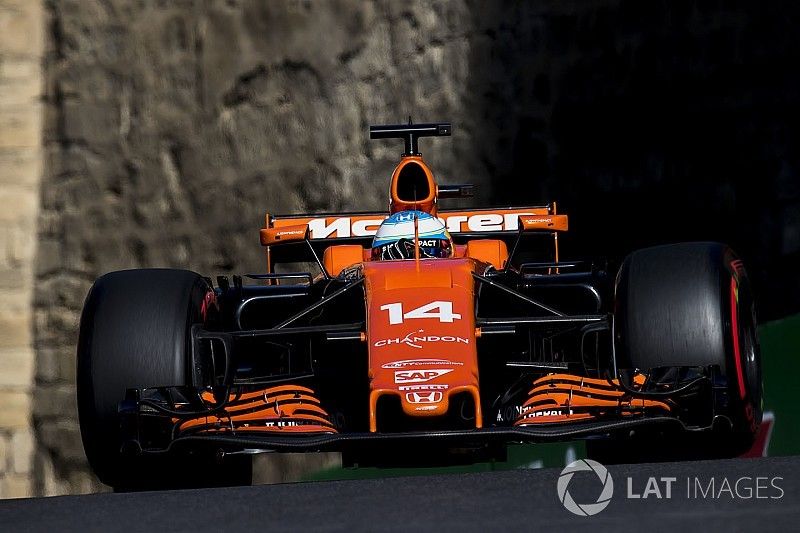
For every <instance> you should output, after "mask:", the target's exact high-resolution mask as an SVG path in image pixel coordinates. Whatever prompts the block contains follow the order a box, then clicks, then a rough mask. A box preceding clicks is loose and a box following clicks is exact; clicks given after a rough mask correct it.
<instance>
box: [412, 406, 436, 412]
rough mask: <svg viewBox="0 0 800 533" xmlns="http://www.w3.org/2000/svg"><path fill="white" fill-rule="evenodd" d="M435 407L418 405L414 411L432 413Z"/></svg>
mask: <svg viewBox="0 0 800 533" xmlns="http://www.w3.org/2000/svg"><path fill="white" fill-rule="evenodd" d="M436 408H437V406H436V405H418V406H417V407H415V408H414V410H415V411H433V410H434V409H436Z"/></svg>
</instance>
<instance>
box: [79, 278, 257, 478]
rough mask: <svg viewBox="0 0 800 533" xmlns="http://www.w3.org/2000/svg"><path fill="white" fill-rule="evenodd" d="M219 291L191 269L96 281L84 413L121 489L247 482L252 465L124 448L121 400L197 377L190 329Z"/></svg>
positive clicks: (86, 331) (101, 469)
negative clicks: (191, 355) (131, 451)
mask: <svg viewBox="0 0 800 533" xmlns="http://www.w3.org/2000/svg"><path fill="white" fill-rule="evenodd" d="M213 294H214V293H213V291H212V289H211V288H210V287H209V286H208V284H207V283H206V281H205V280H204V279H203V278H202V277H201V276H199V275H198V274H196V273H194V272H189V271H186V270H168V269H145V270H124V271H120V272H111V273H109V274H106V275H104V276H102V277H100V278H98V279H97V281H95V283H94V285H93V286H92V288H91V290H90V291H89V294H88V296H87V297H86V302H85V304H84V308H83V314H82V315H81V325H80V337H79V340H78V354H77V356H78V357H77V360H78V361H77V362H78V370H77V393H78V416H79V420H80V427H81V436H82V438H83V445H84V450H85V451H86V457H87V459H88V460H89V464H90V465H91V467H92V469H93V470H94V472H95V474H97V476H98V478H100V481H102V482H103V483H105V484H107V485H110V486H112V487H114V488H115V490H141V489H160V488H182V487H198V486H219V485H230V484H248V483H249V482H250V479H251V474H252V466H251V462H250V461H249V459H247V460H244V459H239V458H237V459H236V461H235V462H233V463H230V464H217V463H216V462H215V461H214V460H213V458H207V457H202V458H201V457H193V456H170V457H164V458H158V457H151V456H134V457H131V456H128V455H124V454H122V453H121V446H122V439H121V435H120V424H121V420H120V416H119V414H118V406H119V403H120V402H121V401H122V400H123V399H124V398H125V391H126V390H127V389H140V388H145V387H158V386H183V385H188V384H190V383H191V380H190V368H189V353H190V352H189V343H190V340H191V338H190V330H191V327H192V325H193V324H202V323H204V322H205V321H206V320H207V318H208V312H209V306H210V305H212V304H213V301H214V299H213Z"/></svg>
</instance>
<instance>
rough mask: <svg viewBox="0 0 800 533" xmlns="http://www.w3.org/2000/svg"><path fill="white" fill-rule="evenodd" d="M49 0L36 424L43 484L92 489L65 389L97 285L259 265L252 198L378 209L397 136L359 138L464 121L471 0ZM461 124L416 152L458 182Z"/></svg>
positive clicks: (467, 171)
mask: <svg viewBox="0 0 800 533" xmlns="http://www.w3.org/2000/svg"><path fill="white" fill-rule="evenodd" d="M48 6H49V9H48V15H49V17H50V23H49V27H50V33H49V37H50V39H51V43H52V44H51V49H50V50H49V51H48V57H47V61H46V69H45V70H46V76H47V94H46V109H47V122H46V126H45V147H46V150H47V167H46V176H45V181H44V183H43V188H42V214H41V219H40V234H39V259H38V263H37V272H36V276H37V280H38V284H37V290H36V301H35V305H36V308H35V309H36V311H35V312H36V317H37V322H36V325H37V327H36V342H37V348H38V351H37V354H38V359H37V369H36V383H37V387H38V390H37V395H36V402H35V405H34V421H35V428H36V435H37V438H38V453H37V472H38V474H39V477H40V478H41V479H43V480H45V481H43V482H42V487H41V490H42V491H43V492H44V493H46V494H51V493H60V492H75V491H91V490H96V489H98V488H99V487H98V485H97V484H96V483H95V482H94V481H93V478H92V477H91V475H90V474H89V473H88V471H87V470H86V466H85V463H84V458H83V451H82V447H81V441H80V434H79V430H78V426H77V424H76V407H75V400H74V396H75V389H74V384H73V382H74V377H75V370H74V349H75V348H74V347H75V344H76V339H77V324H78V320H79V314H80V310H81V306H82V304H83V298H84V296H85V294H86V291H87V290H88V288H89V287H90V285H91V283H92V281H93V279H94V278H95V277H96V276H98V275H100V274H101V273H104V272H107V271H110V270H115V269H122V268H133V267H144V266H167V267H180V268H188V269H192V270H195V271H197V272H201V273H204V274H210V275H213V274H224V273H231V272H238V273H242V272H254V271H255V272H258V271H261V270H263V251H262V249H261V247H260V246H259V242H258V229H259V228H260V227H261V225H262V224H263V219H264V213H265V212H267V211H269V212H273V213H281V212H284V213H285V212H304V211H320V210H326V211H330V210H340V209H351V210H353V209H355V210H364V209H381V208H384V207H385V205H386V202H387V195H386V190H387V187H388V175H389V172H390V170H391V166H392V161H393V160H396V158H397V155H398V154H399V152H400V151H402V147H401V146H400V145H398V144H397V143H390V142H372V143H370V142H369V140H368V137H367V134H366V132H367V125H368V124H370V123H375V122H396V121H401V120H405V118H406V117H407V116H408V115H409V114H411V115H413V116H414V117H416V118H417V119H418V120H421V119H428V120H437V119H439V120H441V119H454V120H457V119H458V116H459V110H460V109H461V108H462V107H463V105H462V101H463V99H464V97H465V91H466V90H467V76H468V69H467V58H468V53H469V46H468V38H467V35H466V33H465V32H466V29H465V27H464V26H463V24H462V23H463V21H465V20H467V19H468V18H469V13H468V11H467V9H466V6H465V5H464V4H463V3H461V2H432V3H431V2H418V3H412V4H407V3H399V2H393V1H380V2H307V1H286V2H221V1H220V2H200V1H194V2H192V1H182V2H144V3H140V4H133V3H131V2H129V1H128V0H119V1H117V0H114V1H106V2H86V1H84V0H74V1H71V0H59V1H57V2H51V3H50V4H48ZM456 132H457V133H456V134H455V135H454V138H453V139H452V140H447V141H442V140H430V141H423V143H422V146H421V149H422V151H423V152H424V153H425V155H426V156H428V157H429V158H430V159H431V160H432V161H435V162H436V163H437V166H439V167H440V168H442V169H447V170H446V171H443V173H444V177H445V179H447V178H450V177H456V178H457V179H462V180H463V179H464V176H471V175H474V174H475V173H474V172H472V171H471V167H473V166H474V165H475V158H474V157H473V156H472V155H471V152H470V143H469V142H468V137H467V134H466V133H465V130H463V129H462V130H460V131H459V130H456ZM479 177H480V176H479ZM291 461H293V460H291ZM324 461H325V460H323V462H324ZM294 462H296V461H294ZM292 464H293V463H292ZM291 468H294V466H292V465H290V464H288V463H287V466H286V468H285V469H284V470H286V471H288V470H290V469H291ZM266 471H267V472H268V473H267V474H263V473H262V474H261V475H260V476H259V477H260V479H262V480H269V479H284V478H285V476H286V474H285V472H282V471H281V469H280V468H275V467H274V465H271V466H270V467H269V468H267V469H266Z"/></svg>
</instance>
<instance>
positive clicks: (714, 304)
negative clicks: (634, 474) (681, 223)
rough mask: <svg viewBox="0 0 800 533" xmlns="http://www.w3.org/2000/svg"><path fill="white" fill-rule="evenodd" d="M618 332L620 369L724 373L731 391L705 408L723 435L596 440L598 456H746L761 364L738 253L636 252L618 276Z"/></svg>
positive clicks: (702, 246) (686, 246) (693, 246)
mask: <svg viewBox="0 0 800 533" xmlns="http://www.w3.org/2000/svg"><path fill="white" fill-rule="evenodd" d="M614 326H615V342H616V356H617V361H618V365H619V367H620V368H623V369H624V368H627V369H638V370H641V371H647V370H648V369H654V368H667V367H710V366H712V365H713V366H714V367H716V368H717V369H718V374H717V375H716V376H715V377H714V381H715V384H721V385H722V386H723V387H724V388H725V391H726V394H725V395H724V399H723V401H719V400H718V401H717V402H716V404H715V405H713V406H712V405H708V406H706V407H705V408H707V409H708V410H709V411H708V412H711V409H712V408H713V409H714V414H715V416H716V420H715V422H717V424H715V426H723V428H724V430H721V431H717V429H718V428H715V430H713V431H712V430H709V431H705V432H699V434H697V433H695V434H689V433H682V434H680V435H676V436H674V438H665V437H663V436H653V435H651V437H650V438H649V439H647V438H644V439H642V440H637V439H622V440H615V439H611V440H608V441H602V440H601V441H588V442H587V452H589V454H590V456H593V457H594V458H596V459H598V460H601V461H602V460H605V461H606V462H620V461H638V460H660V459H664V460H668V459H678V458H680V459H689V458H710V457H732V456H736V455H739V454H741V453H743V452H745V451H747V449H748V448H749V447H750V446H751V445H752V442H753V439H754V437H755V433H756V431H757V429H758V425H759V424H760V423H761V415H762V406H761V399H762V384H761V357H760V352H759V346H758V340H757V337H756V320H755V309H754V303H753V297H752V293H751V290H750V283H749V281H748V278H747V275H746V273H745V270H744V267H743V266H742V262H741V261H740V260H739V259H738V258H737V257H736V255H735V254H734V253H733V251H732V250H731V249H730V248H728V247H727V246H725V245H723V244H719V243H706V242H698V243H681V244H673V245H666V246H657V247H653V248H646V249H643V250H638V251H636V252H634V253H632V254H630V255H629V256H628V257H627V258H626V259H625V261H624V262H623V264H622V267H621V268H620V271H619V274H618V276H617V282H616V301H615V312H614ZM720 422H722V423H721V424H720Z"/></svg>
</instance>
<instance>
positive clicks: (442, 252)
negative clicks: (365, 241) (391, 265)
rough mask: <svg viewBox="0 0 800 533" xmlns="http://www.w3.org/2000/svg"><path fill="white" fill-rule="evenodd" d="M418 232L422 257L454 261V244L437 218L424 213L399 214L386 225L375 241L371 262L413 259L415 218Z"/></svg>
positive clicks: (383, 224) (379, 231) (386, 222)
mask: <svg viewBox="0 0 800 533" xmlns="http://www.w3.org/2000/svg"><path fill="white" fill-rule="evenodd" d="M415 216H416V217H417V225H418V231H419V256H420V258H429V257H451V256H452V255H453V240H452V239H451V238H450V234H449V233H448V232H447V229H446V228H445V226H444V224H443V223H442V221H441V220H439V219H438V218H436V217H434V216H431V215H430V214H429V213H425V212H423V211H400V212H399V213H395V214H393V215H392V216H390V217H389V218H387V219H386V220H384V221H383V223H382V224H381V226H380V228H378V232H377V233H376V234H375V239H374V240H373V241H372V259H373V260H381V261H385V260H390V259H414V217H415Z"/></svg>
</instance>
